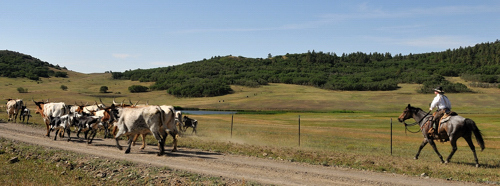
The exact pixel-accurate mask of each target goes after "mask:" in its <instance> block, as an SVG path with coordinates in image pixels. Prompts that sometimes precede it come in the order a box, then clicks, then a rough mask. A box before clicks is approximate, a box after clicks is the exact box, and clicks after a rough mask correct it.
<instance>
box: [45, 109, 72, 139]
mask: <svg viewBox="0 0 500 186" xmlns="http://www.w3.org/2000/svg"><path fill="white" fill-rule="evenodd" d="M49 119H50V131H53V130H55V131H56V134H55V136H54V140H57V133H58V132H59V131H66V133H67V134H68V141H70V140H71V131H70V128H71V126H73V125H75V121H76V120H75V115H74V114H65V115H63V116H60V117H59V116H58V117H52V116H49Z"/></svg>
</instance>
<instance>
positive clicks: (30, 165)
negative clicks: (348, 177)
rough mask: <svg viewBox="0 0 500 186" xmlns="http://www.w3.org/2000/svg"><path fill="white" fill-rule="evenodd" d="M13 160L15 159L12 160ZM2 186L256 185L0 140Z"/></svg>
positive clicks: (0, 182)
mask: <svg viewBox="0 0 500 186" xmlns="http://www.w3.org/2000/svg"><path fill="white" fill-rule="evenodd" d="M14 158H16V159H14ZM0 161H2V163H0V184H1V185H234V184H238V185H257V184H256V183H253V182H249V183H246V182H244V181H242V180H231V179H229V180H223V179H221V178H219V177H209V176H203V175H199V174H193V173H189V172H186V171H179V170H172V169H169V168H166V167H155V166H147V165H140V164H135V163H132V162H128V161H123V160H113V159H104V158H99V157H92V156H88V155H82V154H78V153H74V152H68V151H63V150H56V149H46V148H43V147H39V146H33V145H29V144H25V143H19V142H13V141H9V140H6V139H3V138H0Z"/></svg>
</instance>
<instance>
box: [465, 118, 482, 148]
mask: <svg viewBox="0 0 500 186" xmlns="http://www.w3.org/2000/svg"><path fill="white" fill-rule="evenodd" d="M465 124H466V125H467V126H469V129H470V130H472V132H474V136H476V141H477V143H478V144H479V146H480V147H481V151H483V150H484V148H485V147H484V140H483V134H482V133H481V130H479V128H477V126H476V122H474V121H473V120H471V119H469V118H467V119H465Z"/></svg>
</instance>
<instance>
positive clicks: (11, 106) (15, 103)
mask: <svg viewBox="0 0 500 186" xmlns="http://www.w3.org/2000/svg"><path fill="white" fill-rule="evenodd" d="M22 106H23V100H22V99H7V115H9V119H8V121H14V122H16V120H17V115H18V114H19V111H20V110H21V108H22ZM12 116H14V119H12Z"/></svg>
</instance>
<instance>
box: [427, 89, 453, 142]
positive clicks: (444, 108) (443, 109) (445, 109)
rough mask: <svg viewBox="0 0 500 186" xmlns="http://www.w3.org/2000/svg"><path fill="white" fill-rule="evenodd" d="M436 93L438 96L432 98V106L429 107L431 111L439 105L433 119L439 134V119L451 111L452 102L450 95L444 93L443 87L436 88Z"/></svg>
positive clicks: (434, 127)
mask: <svg viewBox="0 0 500 186" xmlns="http://www.w3.org/2000/svg"><path fill="white" fill-rule="evenodd" d="M434 94H436V97H434V100H432V103H431V106H430V108H429V110H430V111H432V109H434V107H437V110H436V112H435V113H434V119H433V122H432V123H433V126H432V127H433V129H434V131H433V132H434V133H435V134H438V133H439V132H438V126H439V120H440V119H441V117H443V115H444V114H445V113H446V114H448V113H450V111H451V103H450V100H449V99H448V97H446V96H445V95H444V91H443V87H437V88H435V89H434Z"/></svg>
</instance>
